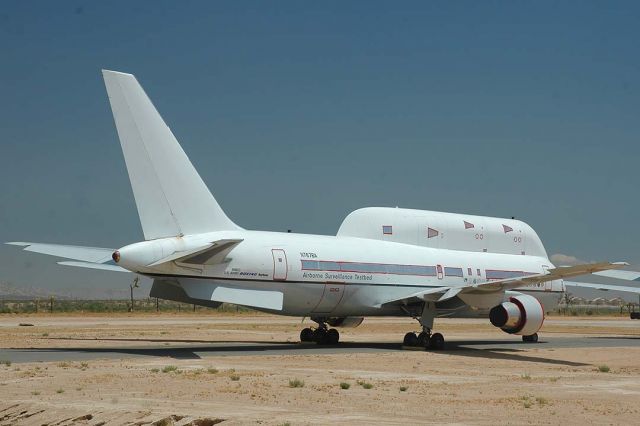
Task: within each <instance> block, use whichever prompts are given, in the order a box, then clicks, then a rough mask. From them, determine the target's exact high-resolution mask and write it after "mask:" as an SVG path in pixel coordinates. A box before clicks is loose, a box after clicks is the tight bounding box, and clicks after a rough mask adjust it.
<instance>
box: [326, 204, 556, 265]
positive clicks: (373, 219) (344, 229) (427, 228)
mask: <svg viewBox="0 0 640 426" xmlns="http://www.w3.org/2000/svg"><path fill="white" fill-rule="evenodd" d="M337 235H338V236H344V237H358V238H368V239H374V240H382V241H391V242H396V243H404V244H412V245H418V246H423V247H433V248H440V249H449V250H463V251H472V252H487V253H501V254H515V255H529V256H541V257H547V252H546V251H545V249H544V246H543V245H542V241H540V238H539V237H538V234H536V232H535V231H534V230H533V229H532V228H531V227H530V226H529V225H527V224H526V223H524V222H522V221H519V220H514V219H501V218H495V217H485V216H473V215H465V214H458V213H443V212H434V211H429V210H412V209H399V208H389V207H368V208H363V209H359V210H356V211H354V212H352V213H350V214H349V215H348V216H347V217H346V218H345V219H344V221H343V222H342V225H340V229H339V230H338V234H337Z"/></svg>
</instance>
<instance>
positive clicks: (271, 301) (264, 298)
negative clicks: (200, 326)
mask: <svg viewBox="0 0 640 426" xmlns="http://www.w3.org/2000/svg"><path fill="white" fill-rule="evenodd" d="M177 281H178V282H179V283H180V286H181V287H182V288H183V289H184V291H185V292H186V293H187V295H188V296H189V297H191V298H193V299H203V300H210V301H214V302H224V303H233V304H235V305H242V306H248V307H252V308H263V309H271V310H274V311H281V310H282V303H283V294H282V292H280V291H270V290H254V289H249V288H238V287H229V286H222V285H216V284H213V283H207V282H203V281H202V280H194V279H189V278H179V279H177Z"/></svg>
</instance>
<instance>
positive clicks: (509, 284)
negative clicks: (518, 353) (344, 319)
mask: <svg viewBox="0 0 640 426" xmlns="http://www.w3.org/2000/svg"><path fill="white" fill-rule="evenodd" d="M626 265H627V263H625V262H615V263H610V262H600V263H588V264H584V265H575V266H561V267H558V268H554V269H550V270H549V271H548V272H547V273H546V274H537V275H528V276H525V277H517V278H508V279H504V280H499V281H485V282H481V283H476V284H467V285H461V286H451V287H438V288H432V289H424V290H421V291H418V292H415V291H414V292H411V293H408V294H406V295H405V296H401V297H395V298H393V299H389V300H385V301H383V302H381V303H379V304H377V305H376V307H380V306H382V305H386V304H390V303H399V302H403V303H406V302H408V301H409V300H410V299H418V300H424V301H435V302H442V301H445V300H448V299H451V298H453V297H455V296H457V295H458V294H465V293H482V292H487V293H493V292H498V291H507V290H513V289H516V288H519V287H524V286H527V285H532V284H538V283H543V282H547V281H554V280H560V279H565V278H571V277H576V276H579V275H586V274H593V273H594V272H598V271H605V270H611V269H616V268H622V267H624V266H626Z"/></svg>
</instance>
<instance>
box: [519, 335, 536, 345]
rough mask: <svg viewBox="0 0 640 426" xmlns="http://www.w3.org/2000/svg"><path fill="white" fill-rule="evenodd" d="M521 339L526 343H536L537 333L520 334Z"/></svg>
mask: <svg viewBox="0 0 640 426" xmlns="http://www.w3.org/2000/svg"><path fill="white" fill-rule="evenodd" d="M522 341H523V342H527V343H537V342H538V333H533V334H531V335H529V336H522Z"/></svg>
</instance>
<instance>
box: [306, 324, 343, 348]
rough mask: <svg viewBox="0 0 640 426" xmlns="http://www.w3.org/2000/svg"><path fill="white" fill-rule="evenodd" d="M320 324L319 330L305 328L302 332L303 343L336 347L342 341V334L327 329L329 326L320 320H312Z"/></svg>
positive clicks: (332, 329) (333, 329)
mask: <svg viewBox="0 0 640 426" xmlns="http://www.w3.org/2000/svg"><path fill="white" fill-rule="evenodd" d="M311 319H312V320H313V321H315V322H317V323H318V328H316V329H312V328H309V327H307V328H304V329H302V331H301V332H300V341H301V342H316V343H317V344H319V345H336V344H338V341H340V333H338V330H336V329H335V328H327V324H326V323H325V322H324V321H322V320H319V319H314V318H311Z"/></svg>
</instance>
